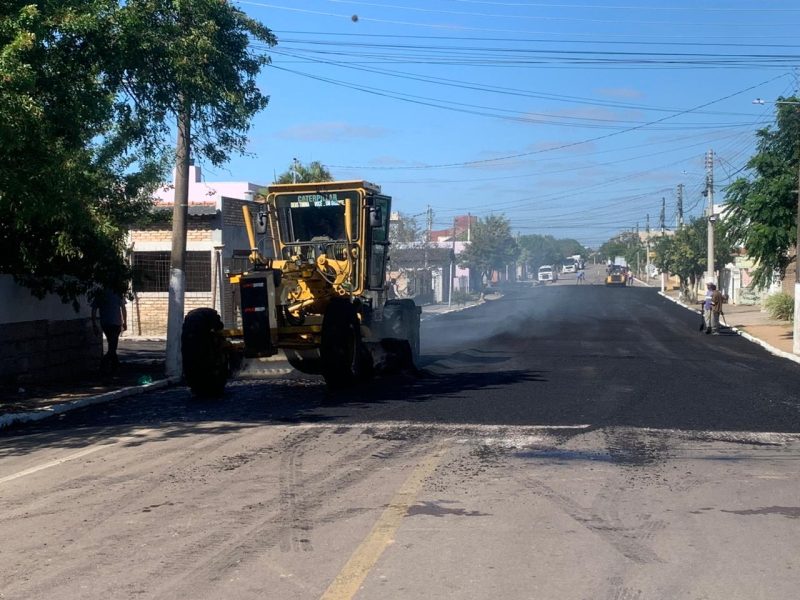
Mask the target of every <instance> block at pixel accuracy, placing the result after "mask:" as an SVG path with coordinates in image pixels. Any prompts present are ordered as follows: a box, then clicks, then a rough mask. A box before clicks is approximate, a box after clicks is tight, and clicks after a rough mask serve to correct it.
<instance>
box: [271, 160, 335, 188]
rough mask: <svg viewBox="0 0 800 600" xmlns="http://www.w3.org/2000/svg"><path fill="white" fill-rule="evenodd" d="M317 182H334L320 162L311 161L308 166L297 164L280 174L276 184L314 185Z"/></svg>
mask: <svg viewBox="0 0 800 600" xmlns="http://www.w3.org/2000/svg"><path fill="white" fill-rule="evenodd" d="M317 181H333V176H332V175H331V172H330V171H328V169H326V168H325V166H324V165H323V164H322V163H321V162H319V161H318V160H314V161H311V162H310V163H308V165H304V164H303V163H301V162H297V163H295V164H293V165H289V168H288V169H287V170H286V171H284V172H283V173H281V174H280V176H279V177H278V178H277V179H276V180H275V183H292V182H296V183H314V182H317Z"/></svg>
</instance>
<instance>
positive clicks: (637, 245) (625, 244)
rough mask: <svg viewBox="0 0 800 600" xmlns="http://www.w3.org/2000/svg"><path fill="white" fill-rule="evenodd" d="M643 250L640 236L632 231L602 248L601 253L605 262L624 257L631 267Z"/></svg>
mask: <svg viewBox="0 0 800 600" xmlns="http://www.w3.org/2000/svg"><path fill="white" fill-rule="evenodd" d="M641 249H642V242H641V240H640V239H639V236H638V235H637V234H636V233H634V232H632V231H623V232H622V233H620V234H619V235H617V236H616V237H613V238H611V239H610V240H608V241H607V242H605V243H604V244H603V245H602V246H600V250H599V252H600V256H601V257H602V258H603V259H604V260H614V259H615V258H616V257H617V256H622V257H623V258H624V259H625V261H626V262H627V263H628V264H629V265H633V264H635V263H636V255H637V254H638V253H639V252H640V251H641Z"/></svg>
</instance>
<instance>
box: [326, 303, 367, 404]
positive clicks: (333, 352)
mask: <svg viewBox="0 0 800 600" xmlns="http://www.w3.org/2000/svg"><path fill="white" fill-rule="evenodd" d="M363 344H364V343H363V341H362V340H361V325H360V322H359V320H358V314H357V313H356V309H355V307H354V306H353V305H352V304H351V303H350V302H349V301H348V300H347V299H345V298H336V299H334V300H332V301H331V302H330V304H329V305H328V308H327V310H326V311H325V317H324V318H323V320H322V346H321V348H320V354H321V359H322V376H323V377H324V378H325V383H326V384H328V387H329V388H331V389H341V388H345V387H348V386H351V385H353V384H354V383H355V382H356V381H357V380H358V379H360V378H361V377H362V376H363V375H364V374H366V373H367V372H368V371H369V370H370V367H371V364H370V365H367V364H366V362H367V358H368V356H369V353H368V352H365V349H364V346H363Z"/></svg>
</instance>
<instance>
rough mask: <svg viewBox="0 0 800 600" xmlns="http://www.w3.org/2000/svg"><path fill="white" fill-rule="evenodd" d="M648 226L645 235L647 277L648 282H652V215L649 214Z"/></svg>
mask: <svg viewBox="0 0 800 600" xmlns="http://www.w3.org/2000/svg"><path fill="white" fill-rule="evenodd" d="M646 223H647V224H646V225H645V229H644V234H645V252H646V253H647V255H646V256H645V264H644V270H645V277H647V281H650V213H647V222H646Z"/></svg>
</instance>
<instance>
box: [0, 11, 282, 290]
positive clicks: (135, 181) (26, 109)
mask: <svg viewBox="0 0 800 600" xmlns="http://www.w3.org/2000/svg"><path fill="white" fill-rule="evenodd" d="M251 40H260V41H263V42H266V43H268V44H271V43H273V42H274V39H273V38H272V36H271V34H270V33H269V31H268V30H267V29H266V28H265V27H263V26H262V25H260V24H258V23H256V22H254V21H252V20H250V19H249V18H248V17H246V15H244V13H241V12H240V11H238V10H237V9H235V8H233V7H232V6H230V5H229V4H228V3H227V2H223V1H221V0H182V1H178V0H174V1H171V0H127V1H125V2H118V1H116V0H70V1H69V2H38V3H29V2H26V1H24V0H11V1H10V2H5V3H2V4H0V82H2V85H0V214H2V218H0V272H4V273H9V274H13V275H14V276H15V277H16V278H17V280H18V281H21V282H22V283H24V284H25V285H27V286H28V287H29V288H30V289H31V291H32V292H33V293H35V294H37V295H39V296H41V295H44V294H45V293H48V292H55V293H57V294H59V295H60V296H61V298H62V299H63V300H65V301H70V300H71V301H73V302H74V301H75V299H76V298H77V297H78V296H79V295H80V294H82V293H84V292H86V291H87V290H88V289H90V288H91V287H92V286H93V285H94V284H95V283H98V284H102V285H108V286H111V287H116V288H121V287H123V286H124V285H125V283H126V281H127V279H128V278H129V275H130V274H129V272H128V269H127V267H126V264H125V261H124V240H125V233H126V231H127V225H128V224H129V223H132V222H134V221H137V220H139V219H142V218H144V215H146V213H147V211H148V210H149V208H150V201H149V200H148V198H149V194H150V192H151V191H152V190H153V189H154V188H155V186H156V185H157V184H158V182H159V181H162V180H163V178H164V176H165V173H166V170H167V169H168V168H169V161H170V160H171V159H172V156H173V149H172V144H173V142H172V136H173V131H174V125H173V123H174V114H175V112H176V110H177V109H178V108H179V104H178V103H179V99H181V98H182V99H184V101H185V102H187V103H188V105H189V106H190V107H191V111H192V116H193V118H194V124H195V127H194V129H195V135H196V140H197V143H196V145H195V146H194V152H195V155H196V156H198V157H206V158H208V159H209V160H210V161H211V162H212V163H214V164H220V163H221V162H223V161H224V160H225V159H226V158H227V157H228V155H229V153H230V152H233V151H241V150H243V149H244V144H245V143H246V137H245V135H244V134H245V132H246V130H247V128H248V125H249V120H250V118H251V117H252V115H253V114H254V112H255V111H256V110H260V109H261V108H263V107H264V106H265V105H266V101H267V98H266V97H265V96H263V95H262V94H261V92H260V91H259V90H258V88H257V86H256V85H255V75H256V74H257V73H258V70H259V69H260V68H261V67H262V66H263V65H264V64H266V61H267V59H266V57H264V56H263V55H261V54H259V53H257V52H254V51H253V50H252V48H251V45H250V43H251Z"/></svg>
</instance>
